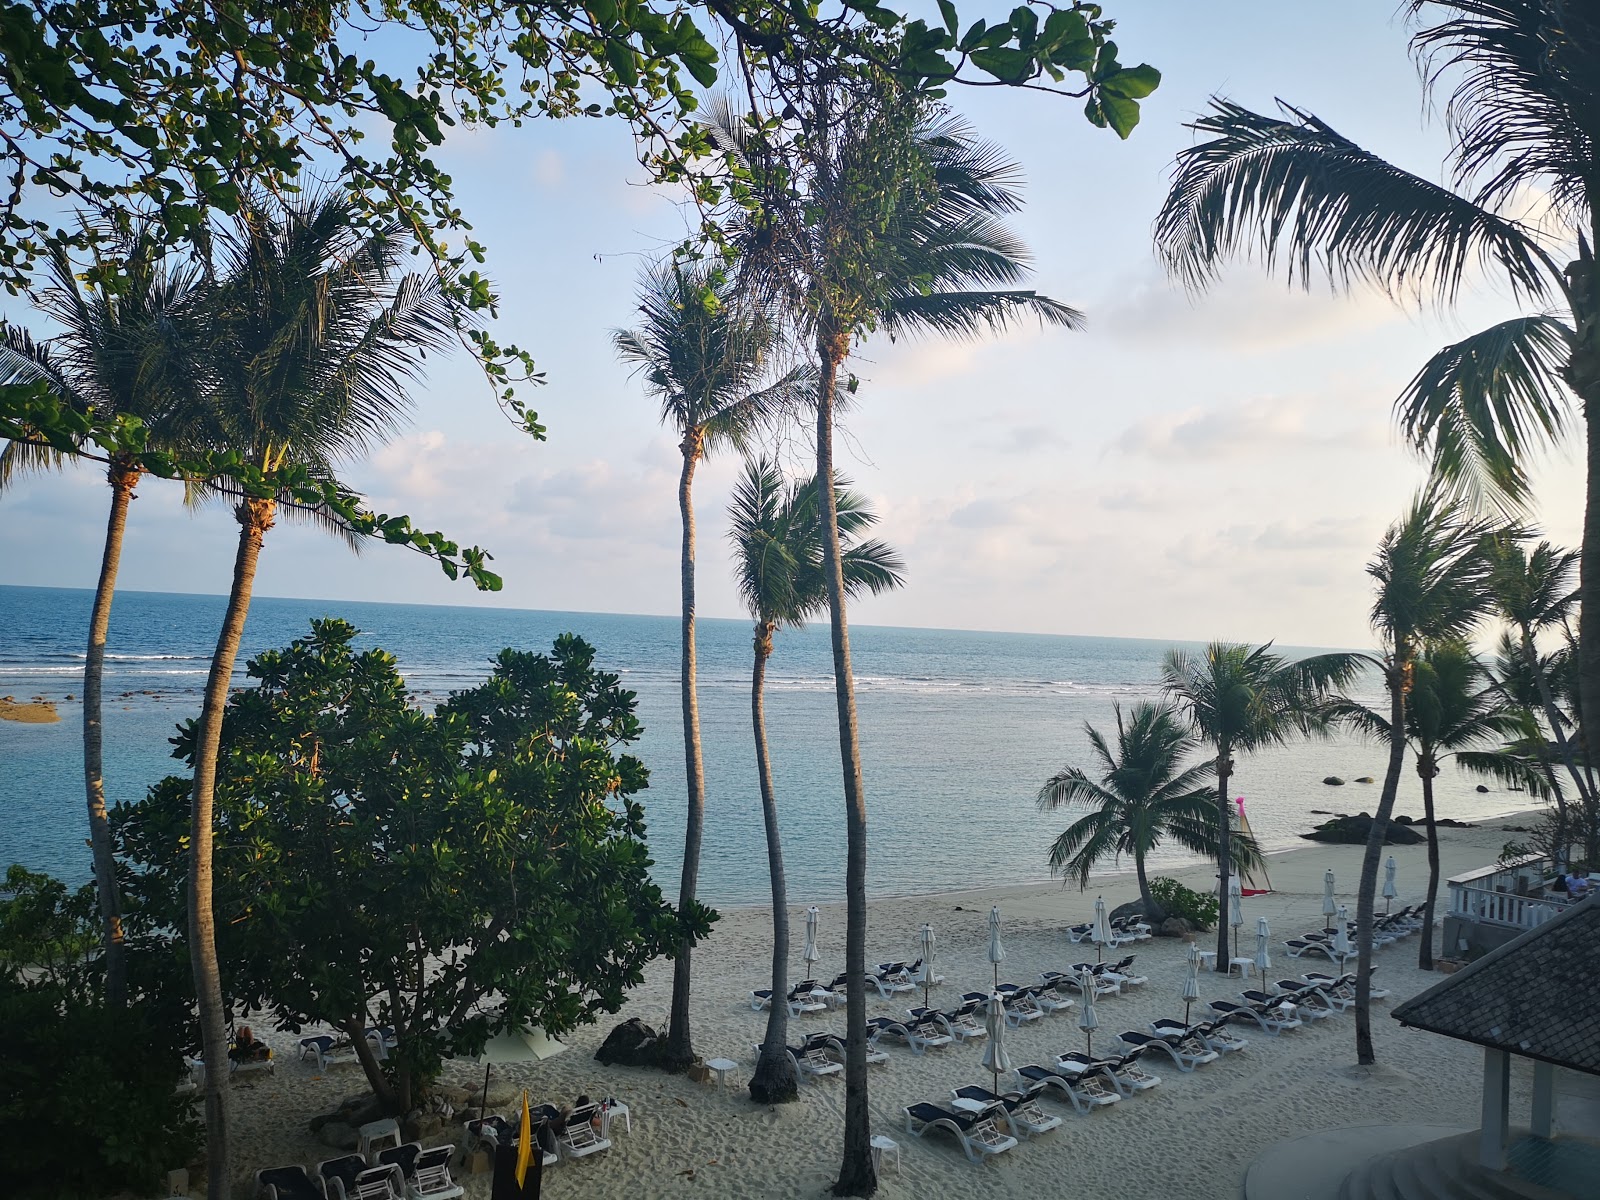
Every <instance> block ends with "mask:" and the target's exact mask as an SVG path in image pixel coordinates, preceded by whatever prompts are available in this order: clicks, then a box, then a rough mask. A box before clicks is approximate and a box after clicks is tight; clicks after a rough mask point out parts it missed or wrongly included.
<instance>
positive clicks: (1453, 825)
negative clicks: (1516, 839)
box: [1434, 817, 1533, 833]
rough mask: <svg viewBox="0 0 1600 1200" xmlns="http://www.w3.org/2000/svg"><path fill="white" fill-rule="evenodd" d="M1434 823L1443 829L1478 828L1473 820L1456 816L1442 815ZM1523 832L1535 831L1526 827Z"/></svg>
mask: <svg viewBox="0 0 1600 1200" xmlns="http://www.w3.org/2000/svg"><path fill="white" fill-rule="evenodd" d="M1434 824H1435V825H1437V826H1439V828H1441V829H1476V828H1478V827H1477V826H1476V825H1474V824H1473V823H1472V822H1471V821H1458V820H1456V819H1455V818H1454V817H1440V818H1439V819H1438V820H1436V821H1434ZM1521 832H1523V833H1532V832H1533V831H1532V830H1531V829H1524V830H1522V831H1521Z"/></svg>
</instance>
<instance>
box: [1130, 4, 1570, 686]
mask: <svg viewBox="0 0 1600 1200" xmlns="http://www.w3.org/2000/svg"><path fill="white" fill-rule="evenodd" d="M1405 7H1406V9H1407V11H1408V12H1409V13H1410V14H1411V15H1412V16H1414V17H1417V18H1421V19H1425V20H1428V21H1431V22H1432V23H1431V24H1427V25H1425V26H1423V27H1422V28H1420V29H1419V30H1418V31H1417V33H1416V35H1415V36H1414V37H1413V39H1412V49H1413V51H1414V53H1415V55H1416V57H1417V59H1418V62H1419V66H1421V68H1422V69H1423V73H1424V77H1425V78H1426V79H1428V80H1429V81H1432V80H1434V79H1437V78H1440V77H1449V78H1450V79H1452V80H1454V81H1455V90H1454V92H1453V93H1452V95H1451V96H1450V102H1449V104H1448V105H1447V106H1445V109H1444V111H1445V114H1446V120H1447V122H1448V124H1449V126H1450V132H1451V135H1452V137H1451V143H1452V146H1451V150H1452V159H1453V163H1452V180H1451V183H1452V186H1451V187H1443V186H1440V185H1439V184H1436V183H1433V182H1431V181H1430V180H1427V179H1424V178H1422V177H1420V176H1417V175H1413V174H1411V173H1409V172H1407V171H1404V170H1402V169H1401V168H1399V167H1397V166H1395V165H1393V164H1391V163H1388V162H1386V161H1384V160H1383V159H1382V158H1380V157H1379V156H1377V155H1376V154H1373V153H1371V152H1370V151H1368V150H1365V149H1363V148H1362V147H1361V146H1359V145H1357V144H1356V143H1355V142H1353V141H1351V140H1350V139H1348V138H1346V137H1345V136H1343V135H1342V134H1340V133H1339V132H1337V131H1336V130H1334V129H1333V128H1332V127H1331V126H1330V125H1328V124H1327V123H1326V122H1325V121H1323V120H1321V119H1320V118H1318V117H1316V116H1314V115H1312V114H1311V113H1309V112H1306V111H1304V110H1302V109H1299V108H1295V107H1292V106H1289V105H1284V106H1283V107H1282V111H1281V114H1280V115H1278V116H1270V115H1264V114H1261V113H1256V112H1252V111H1250V110H1249V109H1246V108H1243V107H1241V106H1240V105H1237V104H1235V103H1233V102H1231V101H1228V100H1217V101H1215V102H1214V104H1213V108H1212V112H1211V113H1209V114H1208V115H1206V116H1205V117H1203V118H1201V119H1200V120H1199V121H1198V122H1196V123H1195V124H1194V126H1193V128H1194V129H1195V130H1196V131H1197V132H1199V133H1200V134H1201V135H1202V136H1203V137H1204V138H1205V140H1204V141H1202V142H1200V143H1199V144H1198V145H1196V146H1194V147H1193V148H1192V149H1189V150H1186V151H1184V152H1183V153H1182V154H1181V155H1180V156H1179V160H1178V165H1177V170H1176V173H1175V176H1174V179H1173V185H1172V189H1171V191H1170V193H1169V194H1168V196H1167V199H1166V202H1165V204H1164V206H1163V207H1162V210H1161V214H1160V216H1159V217H1158V218H1157V222H1156V241H1157V245H1158V247H1159V249H1160V251H1161V253H1162V255H1163V256H1164V257H1165V258H1166V260H1167V262H1168V263H1169V264H1170V266H1171V267H1172V269H1173V270H1174V271H1176V272H1177V273H1178V274H1179V275H1180V276H1181V277H1182V278H1183V279H1184V280H1185V281H1186V282H1187V283H1189V284H1190V285H1191V286H1193V287H1202V286H1204V285H1205V284H1207V283H1208V282H1210V280H1211V279H1213V278H1214V277H1215V275H1216V273H1217V271H1218V269H1219V268H1220V266H1221V264H1222V263H1223V261H1224V260H1226V259H1228V258H1231V257H1233V256H1234V255H1236V254H1251V253H1253V254H1255V255H1257V256H1258V257H1260V258H1261V259H1262V260H1263V261H1264V263H1265V264H1266V266H1267V267H1268V268H1269V269H1273V268H1276V267H1279V266H1281V267H1282V268H1283V270H1284V271H1285V273H1286V274H1287V275H1288V277H1289V279H1290V280H1291V281H1293V280H1296V279H1298V280H1299V281H1300V282H1302V283H1309V281H1310V277H1311V274H1312V271H1313V268H1314V267H1318V268H1326V270H1327V271H1328V273H1329V274H1330V275H1331V277H1332V279H1333V282H1334V283H1335V284H1336V285H1340V286H1345V285H1349V284H1350V283H1352V282H1355V281H1370V282H1372V283H1376V284H1377V285H1379V286H1381V287H1384V288H1386V289H1387V290H1389V291H1391V292H1393V293H1413V294H1416V295H1418V296H1432V297H1433V298H1434V299H1436V300H1438V301H1440V302H1443V303H1449V302H1451V301H1453V300H1454V298H1455V296H1456V293H1457V292H1458V291H1459V289H1460V286H1461V284H1462V282H1463V281H1464V280H1465V279H1466V278H1467V276H1468V274H1469V273H1470V272H1472V271H1473V270H1475V269H1477V268H1479V267H1488V268H1490V269H1492V270H1494V271H1496V272H1497V273H1499V274H1500V275H1501V276H1502V277H1503V278H1504V279H1505V281H1506V282H1507V283H1508V284H1509V285H1510V288H1511V291H1512V292H1513V293H1514V294H1515V295H1517V296H1518V297H1519V298H1521V299H1522V300H1524V301H1526V302H1528V303H1529V304H1531V305H1539V306H1541V308H1544V309H1545V310H1544V311H1541V312H1538V313H1535V314H1534V315H1529V316H1522V317H1515V318H1512V319H1511V320H1508V321H1502V322H1500V323H1499V324H1497V325H1493V326H1491V327H1490V328H1488V329H1485V330H1483V331H1482V332H1480V333H1475V334H1473V335H1471V336H1470V337H1467V338H1464V339H1462V340H1461V341H1459V342H1456V343H1455V344H1453V345H1450V346H1446V347H1445V348H1444V349H1443V350H1440V351H1439V352H1438V353H1437V354H1435V355H1434V356H1433V357H1432V358H1431V359H1429V360H1428V362H1427V363H1425V364H1424V365H1423V367H1422V368H1421V370H1419V371H1418V372H1417V374H1416V376H1415V378H1413V379H1412V381H1411V382H1410V384H1408V385H1407V387H1406V389H1405V391H1404V392H1403V393H1402V394H1401V396H1400V397H1399V400H1398V402H1397V411H1398V414H1399V418H1400V423H1401V426H1402V427H1403V429H1404V430H1405V432H1406V433H1407V435H1408V436H1409V437H1410V438H1411V439H1412V440H1413V441H1414V442H1416V444H1417V445H1418V446H1419V447H1427V448H1429V449H1430V451H1431V454H1432V460H1433V467H1434V470H1435V472H1436V473H1437V474H1438V475H1440V476H1441V477H1442V478H1444V479H1446V480H1448V481H1450V482H1451V483H1452V484H1456V485H1460V486H1463V487H1465V488H1466V489H1467V490H1468V492H1469V493H1473V494H1475V495H1477V496H1479V497H1489V498H1492V499H1495V500H1498V501H1499V502H1501V503H1502V504H1504V505H1506V506H1515V505H1520V504H1521V503H1522V502H1524V501H1525V500H1526V499H1527V495H1528V478H1527V467H1528V463H1529V461H1530V458H1531V456H1532V455H1533V454H1534V453H1536V452H1537V450H1538V449H1539V447H1540V446H1541V445H1542V444H1544V443H1546V442H1548V441H1550V440H1552V439H1556V438H1559V437H1561V436H1563V435H1564V434H1565V433H1566V431H1567V429H1568V428H1569V427H1570V425H1571V424H1572V422H1573V416H1574V414H1573V406H1572V403H1571V400H1572V396H1574V395H1575V396H1576V398H1577V400H1578V401H1579V407H1580V410H1581V420H1582V422H1583V428H1584V433H1585V437H1586V440H1587V443H1588V445H1589V446H1590V447H1591V461H1592V451H1593V447H1595V446H1600V271H1597V270H1596V268H1595V260H1594V252H1593V246H1594V244H1595V242H1596V240H1597V231H1600V224H1597V222H1600V208H1597V207H1596V200H1595V198H1596V196H1597V195H1600V158H1597V152H1596V146H1597V144H1600V143H1597V140H1596V137H1595V126H1594V117H1593V113H1594V112H1595V109H1596V106H1597V105H1600V13H1597V12H1596V10H1595V9H1594V8H1593V6H1592V5H1582V4H1573V3H1568V2H1567V0H1408V3H1407V4H1406V6H1405ZM1530 194H1531V195H1538V196H1542V197H1547V198H1548V204H1549V208H1548V212H1547V213H1545V214H1542V216H1541V219H1540V220H1539V222H1538V224H1537V226H1536V225H1534V224H1532V223H1530V222H1529V221H1528V220H1527V219H1526V218H1525V216H1524V213H1525V203H1524V199H1523V198H1524V197H1525V196H1526V195H1530ZM1546 306H1548V307H1546ZM1569 389H1570V394H1569ZM1582 550H1583V560H1584V570H1583V578H1582V582H1581V584H1580V589H1581V592H1582V597H1583V604H1582V608H1581V613H1580V616H1579V626H1578V636H1579V642H1580V646H1581V654H1580V671H1581V679H1580V690H1581V691H1582V693H1583V707H1584V708H1585V709H1588V710H1591V711H1600V570H1596V564H1600V473H1597V472H1596V471H1594V470H1592V469H1591V470H1590V472H1589V478H1588V503H1587V506H1586V515H1585V518H1584V531H1583V542H1582Z"/></svg>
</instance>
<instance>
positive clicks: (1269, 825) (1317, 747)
mask: <svg viewBox="0 0 1600 1200" xmlns="http://www.w3.org/2000/svg"><path fill="white" fill-rule="evenodd" d="M90 599H91V594H90V593H89V592H87V591H81V590H76V589H56V588H20V587H5V586H0V695H11V696H14V697H16V698H17V699H19V700H20V699H26V698H28V697H31V696H33V695H43V696H46V697H48V698H50V699H52V700H56V701H57V702H58V703H59V704H60V711H61V716H62V720H61V722H60V723H59V724H54V725H22V724H18V723H15V722H9V721H0V867H3V866H4V865H5V864H7V863H10V862H13V861H16V862H22V863H24V864H26V865H27V866H29V867H30V868H33V869H36V870H49V871H51V872H54V873H56V874H58V875H62V876H64V877H66V878H69V879H72V880H82V879H85V878H87V876H88V869H89V867H88V851H87V849H86V847H85V844H84V839H85V838H86V837H87V824H86V820H85V817H84V804H83V785H82V770H83V765H82V754H81V747H80V737H81V724H80V723H81V720H82V709H81V707H80V706H79V705H78V704H77V703H76V702H68V701H65V700H64V697H65V696H66V695H68V694H71V695H73V696H77V695H79V694H80V693H81V689H82V679H81V675H82V670H83V642H84V638H85V630H86V629H87V622H88V613H89V604H90ZM222 608H223V598H222V597H220V596H190V595H169V594H162V593H148V592H146V593H139V592H125V593H122V594H120V595H118V597H117V601H116V608H115V611H114V615H113V619H112V628H111V635H110V641H109V655H108V661H107V668H106V670H107V677H106V737H105V763H106V781H107V793H108V797H109V798H110V799H111V800H112V801H113V802H115V801H117V800H136V799H137V798H139V797H140V796H141V795H143V793H144V791H145V789H146V788H147V787H148V786H149V785H150V783H152V782H153V781H155V780H156V779H159V778H160V777H162V776H163V775H166V774H171V773H173V772H174V771H176V770H177V769H178V768H179V764H178V763H176V762H174V761H173V760H172V759H171V758H170V757H169V753H170V750H171V747H170V745H168V741H167V739H169V738H170V737H171V736H172V733H173V730H174V727H175V726H176V724H177V722H179V721H181V720H184V719H186V718H188V717H191V716H194V715H196V714H197V713H198V711H199V706H200V691H201V688H202V687H203V686H204V683H205V675H206V669H207V662H208V660H209V654H210V649H211V646H212V645H213V644H214V641H215V638H216V632H217V627H218V624H219V623H220V621H221V615H222ZM324 615H332V616H339V617H342V618H344V619H345V620H348V621H350V622H351V623H353V624H355V625H356V626H358V627H359V628H361V629H362V630H363V631H365V634H364V637H365V640H366V641H367V642H369V643H370V644H377V645H381V646H383V647H384V648H385V649H387V650H388V651H390V652H391V653H393V654H394V655H395V656H396V657H397V658H398V659H399V661H400V667H401V670H402V671H403V672H404V673H405V675H406V677H407V679H408V681H409V683H410V685H411V687H412V688H413V690H414V691H415V692H416V693H417V694H418V697H419V699H420V700H421V701H422V702H424V703H426V702H428V701H429V700H430V699H432V700H437V699H438V698H441V697H442V696H443V695H445V694H446V693H448V692H449V691H451V690H452V689H456V688H461V687H465V686H468V685H470V684H471V683H473V682H475V681H477V680H478V679H480V678H481V677H482V676H483V675H484V674H486V672H487V661H488V659H489V657H490V655H492V654H493V653H494V652H495V651H497V650H499V649H500V648H501V647H503V646H516V647H519V648H526V649H548V647H549V645H550V642H551V640H552V639H553V638H554V637H555V636H556V635H557V634H558V633H563V632H567V631H571V632H575V633H578V634H581V635H582V636H583V637H584V638H586V639H587V640H588V641H590V642H591V643H592V644H593V645H594V646H595V647H596V648H597V651H598V661H599V663H600V665H601V666H603V667H604V668H605V669H607V670H612V671H616V672H618V673H619V674H621V675H622V677H623V680H624V682H625V684H626V686H628V687H630V688H632V689H634V690H635V691H636V692H637V693H638V697H639V715H640V717H641V719H642V720H643V722H644V725H645V735H644V737H643V739H642V740H641V741H640V743H639V744H638V746H637V747H636V748H635V752H636V753H637V754H638V755H639V756H640V757H641V758H642V759H643V760H644V762H645V763H646V764H647V765H648V766H649V768H650V772H651V786H650V790H649V791H648V792H647V793H646V794H645V796H644V802H645V805H646V811H647V813H648V817H649V822H650V844H651V847H652V850H653V852H654V855H655V858H656V861H657V866H656V872H657V877H658V878H659V879H660V880H661V881H662V882H663V884H667V885H669V887H668V891H669V894H674V895H675V894H676V879H677V873H678V867H679V863H680V862H681V851H682V838H683V811H684V784H683V778H684V772H683V738H682V730H681V725H680V723H679V722H680V718H679V715H678V714H679V710H678V678H677V671H678V665H677V664H678V622H677V620H676V618H670V617H640V616H624V615H618V614H607V613H557V612H533V611H516V610H510V609H479V608H452V607H440V606H431V605H418V604H370V603H354V602H348V601H337V602H335V601H318V600H283V599H259V600H257V601H256V602H255V603H254V605H253V606H252V607H251V612H250V620H249V624H248V626H247V628H246V631H245V646H244V649H245V655H246V656H247V655H248V654H250V653H252V652H254V651H258V650H261V649H263V648H266V647H269V646H278V645H282V644H284V643H286V642H288V641H289V640H290V639H291V638H294V637H296V636H298V635H300V634H302V633H304V632H305V631H306V629H307V625H308V623H309V622H310V620H311V619H312V618H314V617H318V616H324ZM699 632H700V704H701V713H702V722H703V740H704V746H705V763H706V790H707V796H706V809H707V812H706V833H705V846H704V851H703V859H702V868H701V881H702V885H701V886H702V892H701V894H702V897H703V898H704V899H706V900H707V901H708V902H710V903H713V904H724V905H730V904H755V903H760V902H762V901H763V900H764V899H765V898H766V894H767V890H766V889H767V884H766V858H765V849H764V842H763V834H762V826H761V817H760V801H759V794H758V791H757V787H756V779H755V755H754V751H753V749H752V743H751V733H750V690H749V689H750V628H749V625H748V624H747V623H745V622H743V621H726V620H702V621H701V622H700V625H699ZM1171 644H1173V643H1168V642H1160V641H1145V640H1139V639H1129V638H1090V637H1055V636H1047V635H1034V634H1014V633H974V632H966V631H958V630H934V629H892V628H884V627H874V626H856V627H853V628H852V629H851V648H852V652H853V656H854V663H855V669H856V673H857V679H856V684H857V689H858V705H859V708H860V717H861V732H862V753H863V759H864V775H865V781H866V789H867V803H868V808H869V812H870V817H869V821H870V824H869V846H870V850H869V853H870V879H871V889H872V891H873V893H874V894H876V895H902V894H908V893H915V892H927V891H936V890H942V889H951V888H965V887H976V886H982V885H986V884H991V883H1016V882H1019V881H1024V880H1032V879H1040V878H1045V877H1047V876H1048V869H1047V867H1046V865H1045V855H1046V852H1047V848H1048V846H1049V843H1050V841H1051V839H1052V838H1053V837H1054V836H1055V835H1056V833H1058V832H1059V831H1060V829H1061V828H1063V827H1064V825H1065V823H1066V818H1065V816H1064V815H1062V814H1041V813H1039V812H1038V811H1037V810H1036V809H1035V806H1034V802H1033V797H1034V795H1035V793H1036V792H1037V790H1038V788H1039V785H1040V784H1041V783H1042V782H1044V780H1045V779H1046V778H1048V777H1049V775H1050V774H1051V773H1052V772H1053V771H1055V770H1057V769H1058V768H1059V767H1060V766H1061V765H1062V764H1063V763H1068V762H1070V763H1077V764H1083V765H1089V760H1088V756H1087V741H1086V739H1085V738H1084V736H1083V731H1082V730H1083V723H1084V721H1086V720H1088V721H1093V722H1095V723H1096V724H1101V723H1105V724H1107V725H1108V724H1109V723H1110V722H1111V720H1112V704H1113V703H1114V702H1116V701H1119V700H1120V701H1122V702H1123V703H1127V702H1128V701H1130V700H1133V699H1138V698H1143V697H1152V696H1154V695H1155V694H1156V686H1155V682H1156V679H1157V675H1158V669H1159V665H1160V660H1161V655H1162V653H1163V652H1164V651H1165V650H1166V649H1167V647H1168V646H1169V645H1171ZM243 660H244V656H241V659H240V662H241V665H242V663H243ZM831 671H832V660H831V657H830V654H829V650H828V637H827V627H826V625H825V624H823V625H818V626H813V627H811V628H809V629H806V630H803V631H800V632H796V633H784V634H781V635H779V638H778V642H777V654H776V656H775V658H774V659H773V661H772V664H771V666H770V668H769V672H768V686H769V698H768V704H767V714H768V716H767V719H768V722H769V726H770V731H769V732H770V737H771V744H772V753H773V758H774V770H775V774H776V779H777V788H778V800H779V806H780V808H781V811H782V822H783V830H784V850H785V857H786V863H787V866H788V870H789V886H790V898H791V900H792V901H793V902H795V903H797V904H799V903H809V902H810V901H812V900H830V899H837V898H839V897H841V896H842V894H843V885H844V828H843V817H844V801H843V793H842V790H841V785H840V769H839V754H838V743H837V736H838V725H837V721H836V717H835V712H834V701H833V681H832V674H831ZM1382 767H1383V754H1382V752H1381V751H1380V750H1379V749H1378V748H1375V747H1371V746H1365V745H1362V744H1360V743H1358V742H1355V741H1352V740H1349V739H1340V740H1336V741H1333V742H1324V743H1309V744H1299V745H1294V746H1290V747H1288V748H1286V749H1284V750H1279V751H1274V752H1272V753H1270V754H1263V755H1259V756H1256V757H1254V758H1246V759H1243V760H1242V761H1241V762H1240V763H1239V770H1238V774H1237V775H1236V777H1235V789H1236V792H1237V793H1238V794H1241V795H1243V796H1245V797H1246V799H1247V803H1248V808H1249V813H1250V819H1251V823H1252V825H1253V827H1254V829H1255V831H1256V834H1257V836H1258V837H1259V838H1260V839H1261V840H1262V842H1263V843H1264V844H1265V845H1267V846H1268V847H1269V848H1285V847H1289V846H1293V845H1297V844H1304V843H1301V842H1299V840H1298V838H1297V836H1296V835H1297V834H1299V833H1301V832H1303V831H1304V830H1305V829H1307V828H1309V826H1310V824H1311V823H1313V822H1314V821H1315V820H1317V819H1318V818H1316V817H1313V816H1312V815H1311V813H1310V810H1312V809H1338V810H1348V811H1355V810H1358V809H1361V808H1363V807H1369V808H1370V807H1371V806H1372V805H1373V804H1375V803H1376V799H1377V797H1376V789H1375V788H1370V787H1363V786H1360V785H1354V784H1352V785H1348V786H1346V787H1344V788H1329V787H1324V786H1323V785H1322V783H1321V780H1322V778H1323V777H1324V776H1326V775H1333V774H1337V775H1340V776H1343V777H1344V778H1346V779H1352V778H1354V777H1356V776H1361V775H1373V776H1377V775H1380V774H1381V772H1382ZM1472 789H1473V783H1472V781H1469V780H1466V779H1464V778H1462V777H1459V776H1457V775H1455V774H1454V773H1451V772H1447V773H1446V774H1445V775H1444V776H1443V777H1442V778H1441V780H1440V781H1439V788H1438V791H1439V798H1440V808H1441V813H1442V814H1448V815H1451V816H1456V817H1461V818H1466V819H1472V818H1475V817H1481V816H1488V815H1492V814H1498V813H1502V812H1507V811H1511V810H1513V809H1516V808H1519V807H1524V805H1520V804H1519V803H1518V800H1519V799H1525V797H1520V796H1519V795H1517V794H1514V793H1507V792H1500V791H1495V792H1491V793H1489V794H1488V795H1480V794H1477V793H1475V792H1474V791H1473V790H1472ZM1420 803H1421V801H1420V793H1419V791H1418V789H1417V784H1416V779H1415V777H1414V776H1412V775H1409V774H1408V775H1407V777H1406V780H1405V786H1404V789H1403V790H1402V793H1401V801H1400V806H1399V811H1401V812H1411V813H1413V814H1415V813H1416V812H1417V811H1418V810H1419V809H1420ZM1162 859H1163V860H1164V861H1166V862H1168V863H1177V862H1185V861H1188V860H1187V858H1186V857H1185V856H1184V855H1183V854H1182V853H1181V852H1163V854H1162Z"/></svg>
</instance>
